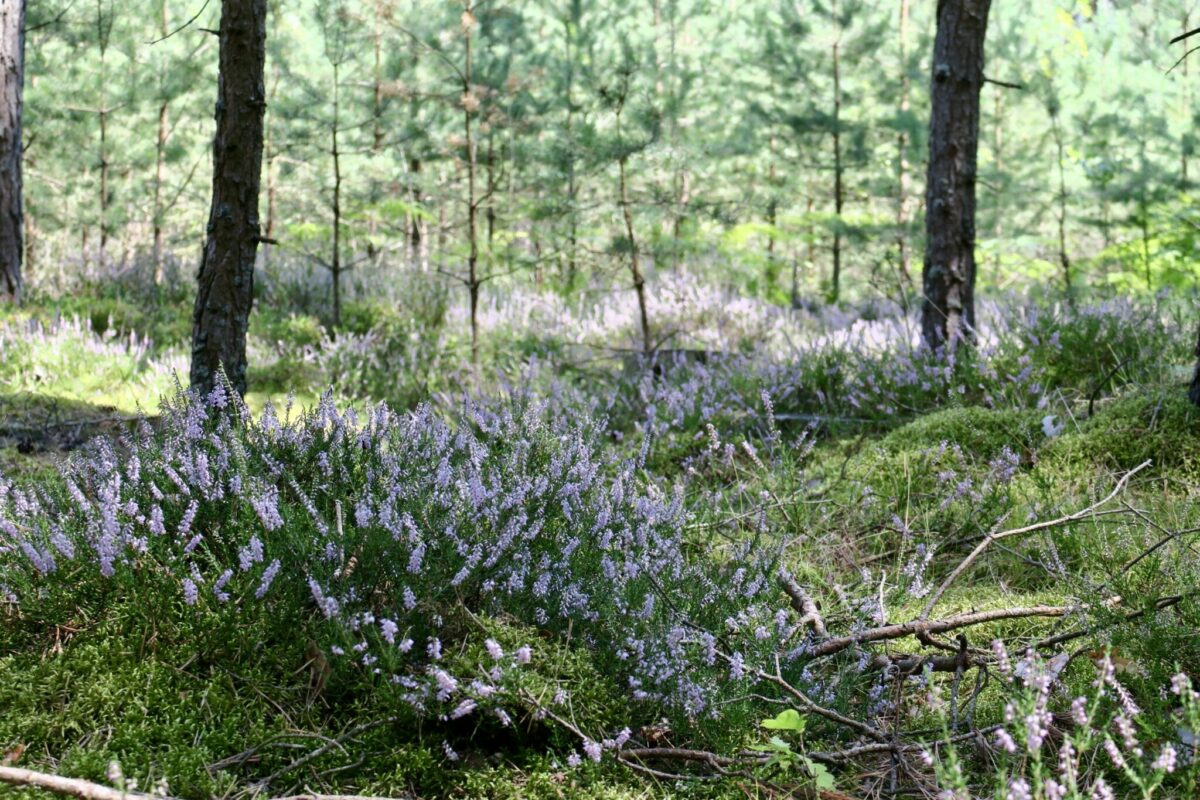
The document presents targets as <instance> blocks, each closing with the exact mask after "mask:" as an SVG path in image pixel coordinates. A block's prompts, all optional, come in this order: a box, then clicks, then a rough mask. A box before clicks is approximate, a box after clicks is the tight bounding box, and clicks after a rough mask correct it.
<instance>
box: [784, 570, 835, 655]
mask: <svg viewBox="0 0 1200 800" xmlns="http://www.w3.org/2000/svg"><path fill="white" fill-rule="evenodd" d="M780 580H781V581H782V582H783V592H784V594H786V595H787V596H788V597H789V598H791V601H792V608H793V609H795V611H796V613H797V614H799V615H800V624H801V625H807V626H809V627H811V628H812V630H813V633H815V634H816V635H817V636H819V637H821V638H822V639H824V638H825V637H826V636H828V635H829V634H828V632H827V631H826V630H825V620H824V619H823V618H822V617H821V610H820V609H819V608H818V607H817V604H816V601H814V600H813V599H812V597H811V596H810V595H809V593H808V592H807V591H805V589H804V587H803V586H801V585H800V584H799V583H797V582H796V579H795V578H793V577H792V576H791V575H788V574H786V573H785V574H783V575H780Z"/></svg>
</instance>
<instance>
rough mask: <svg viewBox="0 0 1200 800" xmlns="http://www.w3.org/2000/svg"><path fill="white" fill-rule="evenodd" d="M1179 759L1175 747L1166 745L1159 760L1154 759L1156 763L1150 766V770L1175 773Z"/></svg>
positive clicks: (1159, 755)
mask: <svg viewBox="0 0 1200 800" xmlns="http://www.w3.org/2000/svg"><path fill="white" fill-rule="evenodd" d="M1177 758H1178V753H1176V752H1175V748H1174V746H1172V745H1171V744H1170V743H1167V744H1164V745H1163V748H1162V751H1161V752H1160V753H1159V754H1158V758H1156V759H1154V763H1152V764H1151V765H1150V769H1153V770H1162V771H1164V772H1174V771H1175V764H1176V760H1177Z"/></svg>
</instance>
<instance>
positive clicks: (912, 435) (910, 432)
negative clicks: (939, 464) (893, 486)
mask: <svg viewBox="0 0 1200 800" xmlns="http://www.w3.org/2000/svg"><path fill="white" fill-rule="evenodd" d="M1042 438H1043V435H1042V430H1041V417H1040V416H1039V415H1038V414H1037V413H1035V412H1028V411H1010V410H1005V411H993V410H990V409H986V408H980V407H978V406H967V407H965V408H949V409H946V410H944V411H935V412H933V413H932V414H926V415H924V416H922V417H919V418H918V419H915V420H913V421H912V422H910V423H908V424H907V425H905V426H904V427H902V428H898V429H896V430H894V431H892V432H891V433H889V434H888V435H887V436H885V437H884V438H883V440H882V441H881V442H880V443H879V446H880V447H881V448H882V449H883V450H884V452H887V453H890V454H897V453H902V452H905V451H919V450H927V449H930V448H933V447H937V446H938V445H940V444H941V443H942V442H947V443H949V444H956V445H958V446H959V447H961V448H962V449H963V451H964V452H966V453H969V454H971V455H973V456H976V457H978V458H982V459H989V458H992V457H994V456H995V455H996V454H997V453H999V452H1000V450H1001V449H1003V448H1004V447H1005V446H1006V445H1007V446H1008V447H1011V448H1012V449H1013V450H1015V451H1017V452H1018V453H1021V452H1028V451H1029V450H1031V449H1033V448H1034V447H1036V446H1037V444H1038V443H1039V442H1040V441H1041V440H1042Z"/></svg>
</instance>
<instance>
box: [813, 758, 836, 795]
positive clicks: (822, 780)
mask: <svg viewBox="0 0 1200 800" xmlns="http://www.w3.org/2000/svg"><path fill="white" fill-rule="evenodd" d="M808 773H809V774H810V775H812V778H813V782H814V783H815V784H817V788H818V789H832V788H833V787H834V785H835V784H834V780H833V775H831V774H830V772H829V769H828V768H827V767H826V766H825V765H824V764H817V763H816V762H814V761H808Z"/></svg>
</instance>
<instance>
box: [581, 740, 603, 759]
mask: <svg viewBox="0 0 1200 800" xmlns="http://www.w3.org/2000/svg"><path fill="white" fill-rule="evenodd" d="M583 752H585V753H587V756H588V758H590V759H591V760H592V761H599V760H600V756H601V755H602V754H603V753H604V749H603V748H602V747H601V746H600V743H599V742H593V741H592V740H591V739H584V740H583Z"/></svg>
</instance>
